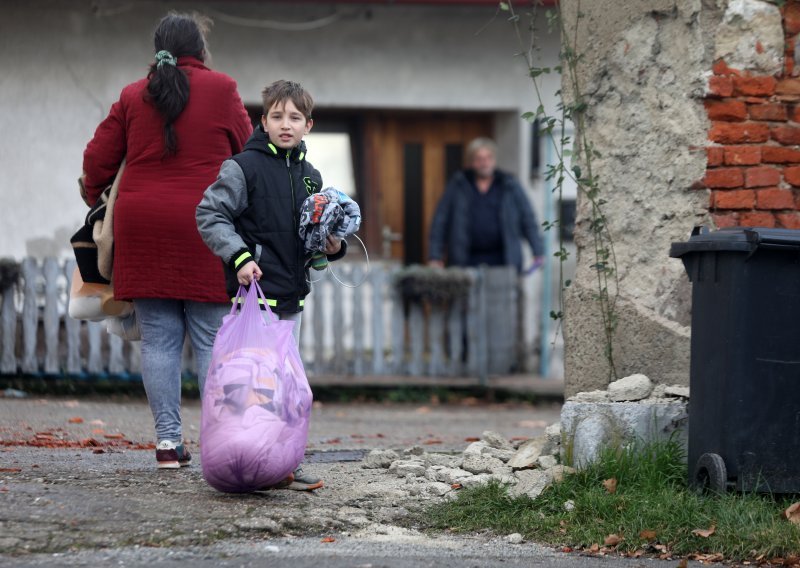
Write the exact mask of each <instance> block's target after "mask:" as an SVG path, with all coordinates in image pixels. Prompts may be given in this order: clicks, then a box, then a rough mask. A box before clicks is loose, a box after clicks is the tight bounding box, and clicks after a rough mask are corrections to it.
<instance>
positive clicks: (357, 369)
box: [350, 264, 366, 376]
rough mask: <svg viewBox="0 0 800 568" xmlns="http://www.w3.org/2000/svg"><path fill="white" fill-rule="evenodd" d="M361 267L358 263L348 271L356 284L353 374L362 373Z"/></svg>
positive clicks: (362, 308)
mask: <svg viewBox="0 0 800 568" xmlns="http://www.w3.org/2000/svg"><path fill="white" fill-rule="evenodd" d="M362 272H363V269H362V267H361V265H360V264H358V265H356V266H354V267H353V270H352V271H351V272H350V274H351V275H352V278H353V280H352V282H353V283H354V284H355V285H356V287H355V288H353V374H354V375H356V376H361V375H363V374H364V329H365V327H366V326H365V323H366V322H365V321H364V306H363V305H362V304H361V302H362V301H363V300H362V295H363V292H362V290H361V286H362V285H363V283H362V282H361V280H362Z"/></svg>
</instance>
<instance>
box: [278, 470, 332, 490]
mask: <svg viewBox="0 0 800 568" xmlns="http://www.w3.org/2000/svg"><path fill="white" fill-rule="evenodd" d="M323 486H324V483H322V480H321V479H320V478H318V477H314V476H313V475H311V474H310V473H305V472H304V471H303V467H302V466H300V467H298V468H297V469H296V470H294V480H292V482H291V483H289V484H288V485H286V486H285V487H282V488H281V489H291V490H292V491H314V490H315V489H320V488H321V487H323Z"/></svg>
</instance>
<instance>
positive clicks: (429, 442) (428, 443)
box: [422, 438, 443, 446]
mask: <svg viewBox="0 0 800 568" xmlns="http://www.w3.org/2000/svg"><path fill="white" fill-rule="evenodd" d="M442 443H443V442H442V441H441V440H439V439H437V438H431V439H430V440H425V441H424V442H422V445H423V446H433V445H435V444H442Z"/></svg>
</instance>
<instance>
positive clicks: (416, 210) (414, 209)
mask: <svg viewBox="0 0 800 568" xmlns="http://www.w3.org/2000/svg"><path fill="white" fill-rule="evenodd" d="M491 134H492V118H491V115H490V114H487V113H444V112H441V113H419V112H413V113H412V112H407V113H400V112H396V113H375V114H373V115H372V116H371V117H370V118H369V119H368V120H367V123H366V124H365V142H366V149H367V154H368V160H367V163H368V166H367V175H366V176H365V177H366V179H367V180H369V183H370V185H372V187H370V188H368V189H367V191H368V193H369V194H370V195H371V196H372V198H373V201H372V203H373V207H372V208H371V209H372V211H371V214H373V215H375V217H376V218H377V220H379V222H378V223H375V225H373V228H372V234H371V235H370V239H369V240H370V241H371V242H372V247H373V248H375V247H376V246H377V247H378V249H379V250H380V251H381V254H382V256H384V257H388V258H392V259H395V260H401V261H402V262H403V263H404V264H415V263H424V262H426V261H427V259H428V234H429V231H430V224H431V220H432V219H433V214H434V211H435V210H436V205H437V203H438V202H439V198H440V197H441V195H442V193H443V192H444V187H445V184H446V183H447V180H448V178H449V177H450V176H451V175H452V174H453V173H454V172H455V171H456V170H458V169H460V168H461V167H462V166H463V154H464V149H465V148H466V146H467V144H469V142H470V141H471V140H473V139H474V138H477V137H479V136H491Z"/></svg>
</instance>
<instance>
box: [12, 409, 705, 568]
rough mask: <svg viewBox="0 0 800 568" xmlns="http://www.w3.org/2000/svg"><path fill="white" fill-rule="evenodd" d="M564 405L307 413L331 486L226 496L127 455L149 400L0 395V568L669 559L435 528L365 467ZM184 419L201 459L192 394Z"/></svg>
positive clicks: (416, 503) (511, 428)
mask: <svg viewBox="0 0 800 568" xmlns="http://www.w3.org/2000/svg"><path fill="white" fill-rule="evenodd" d="M559 410H560V405H559V404H558V403H544V404H538V405H533V404H522V403H514V404H487V403H484V402H481V401H478V400H474V399H466V400H464V401H462V403H461V404H459V405H443V404H437V403H436V400H435V399H434V400H432V401H430V402H427V403H425V404H331V403H323V404H316V405H315V408H314V413H313V417H312V421H311V430H310V434H309V445H308V451H307V464H306V466H305V467H306V468H308V469H310V470H312V471H313V472H314V473H315V474H317V475H320V476H321V477H322V478H323V479H324V480H325V484H326V485H325V488H324V489H321V490H318V491H316V492H314V493H301V492H294V491H275V490H273V491H266V492H258V493H253V494H247V495H229V494H223V493H219V492H217V491H215V490H213V489H212V488H211V487H209V486H208V485H207V484H206V483H205V481H204V480H203V477H202V472H201V468H200V466H199V464H198V460H197V459H195V461H194V463H193V466H192V467H190V468H185V469H181V470H178V471H175V470H171V471H163V470H162V471H158V470H156V469H155V467H154V465H155V463H154V462H155V460H154V454H153V450H152V449H136V448H151V447H152V446H151V444H152V441H153V440H152V419H151V417H150V413H149V409H148V407H147V404H146V401H144V400H143V399H140V398H136V397H133V398H117V399H99V398H94V399H70V398H53V397H45V398H26V399H0V503H1V505H0V565H2V566H24V567H28V566H30V567H33V566H111V565H113V566H154V565H157V566H173V565H175V566H177V565H182V566H185V565H186V564H187V563H191V565H192V566H193V567H206V566H208V567H210V566H262V565H264V566H266V565H269V566H292V567H304V566H309V567H311V566H313V567H314V568H318V567H320V566H323V567H327V566H331V567H340V566H341V567H345V566H347V567H356V566H358V567H361V568H370V567H379V566H387V567H388V566H391V567H406V566H408V567H411V566H457V567H459V568H463V567H470V566H490V567H494V566H498V567H499V566H504V567H505V566H557V567H561V566H564V567H567V566H626V567H627V566H671V565H676V564H677V562H672V563H671V564H670V563H668V562H664V561H658V560H652V559H642V558H640V559H627V558H617V557H612V556H606V557H584V556H580V555H577V554H574V553H572V554H565V553H563V552H561V551H559V550H554V549H551V548H549V547H547V546H542V545H540V544H537V543H533V542H522V543H520V544H511V543H509V542H508V541H507V540H506V535H497V534H492V533H490V532H481V533H476V534H468V535H456V534H449V533H439V534H432V533H429V532H426V531H425V530H423V527H420V526H418V525H419V522H418V521H417V520H416V519H417V518H418V515H419V514H421V513H423V514H424V510H425V508H426V507H427V506H429V505H430V504H432V503H433V502H435V500H436V499H437V498H436V497H432V496H422V495H413V492H411V491H409V486H410V485H409V484H411V483H413V480H409V479H402V478H398V477H396V476H394V475H390V474H388V473H387V472H386V470H376V469H365V468H362V467H361V462H360V458H361V456H362V455H363V454H364V453H365V452H366V451H368V450H370V449H373V448H395V449H400V450H402V449H404V448H408V447H409V446H413V445H419V446H422V447H423V448H425V449H426V451H429V452H444V453H452V452H458V451H461V450H462V449H463V448H464V447H465V446H466V445H467V444H468V443H469V441H470V440H472V439H474V438H476V437H479V436H480V435H481V434H482V432H483V431H485V430H494V431H497V432H498V433H500V434H502V435H504V436H506V437H507V438H520V437H533V436H537V435H539V434H541V433H542V432H543V431H544V428H545V427H546V426H547V425H549V424H551V423H553V422H556V421H558V416H559ZM183 414H184V424H185V437H186V438H187V439H188V440H189V446H190V448H191V449H193V450H195V457H196V458H198V457H199V455H198V454H199V452H197V451H196V450H197V445H196V444H197V441H198V437H199V436H198V427H199V405H198V404H197V401H189V402H187V403H186V404H185V406H184V413H183ZM87 440H93V443H88V442H87ZM87 444H88V445H87ZM36 445H40V446H41V447H37V446H36ZM689 565H690V566H691V565H694V563H689Z"/></svg>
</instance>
